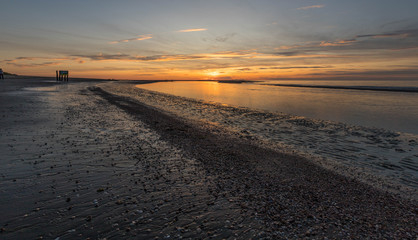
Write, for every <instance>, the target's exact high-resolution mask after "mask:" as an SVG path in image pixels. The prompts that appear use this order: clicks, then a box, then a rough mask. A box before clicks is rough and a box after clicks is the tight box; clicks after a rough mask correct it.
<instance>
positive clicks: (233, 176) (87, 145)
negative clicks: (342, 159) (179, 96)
mask: <svg viewBox="0 0 418 240" xmlns="http://www.w3.org/2000/svg"><path fill="white" fill-rule="evenodd" d="M119 85H120V83H105V84H103V83H100V82H97V81H79V82H70V83H68V84H60V83H59V84H56V83H55V82H53V81H50V80H49V81H48V80H47V79H42V78H30V79H25V78H23V79H13V80H11V79H6V80H4V81H0V127H1V131H0V153H1V161H0V179H1V182H0V212H1V213H2V214H1V215H0V228H1V230H0V231H1V232H0V238H1V239H37V238H43V239H57V238H58V239H74V238H81V239H83V238H84V239H86V238H90V239H103V238H107V239H150V238H166V239H170V238H174V239H178V238H215V239H222V238H232V239H233V238H238V239H249V238H257V239H258V238H266V239H277V238H290V239H300V238H321V239H322V238H325V237H327V238H344V239H350V238H356V239H358V238H367V237H369V238H373V239H381V238H407V239H415V238H416V236H417V229H416V226H417V225H418V224H417V203H416V200H408V199H406V198H403V197H401V196H400V195H396V194H392V193H386V192H384V191H382V190H378V189H377V188H374V187H372V186H371V185H369V184H365V183H363V182H360V181H359V180H357V179H353V178H348V177H345V176H342V175H340V174H337V173H335V172H332V171H330V170H326V169H325V168H322V167H319V166H318V165H317V164H315V163H314V162H313V161H312V160H311V159H307V158H304V157H301V156H299V155H292V154H291V153H289V152H286V151H277V150H275V149H273V148H269V147H265V146H263V145H262V144H259V143H258V142H257V141H254V140H252V139H251V138H247V137H246V134H245V133H242V134H239V133H237V132H232V131H230V130H228V129H227V128H225V127H223V126H221V125H217V124H213V123H210V122H208V121H204V120H198V119H192V118H184V117H179V116H178V115H176V114H173V113H172V112H169V111H166V110H162V109H163V108H164V106H161V107H158V106H150V104H145V103H144V101H142V102H141V101H139V100H138V98H135V97H134V96H131V97H130V94H129V93H128V92H125V93H124V94H116V93H115V92H112V91H111V90H112V89H117V86H119ZM119 90H120V89H119ZM120 91H122V90H120ZM122 95H123V96H122Z"/></svg>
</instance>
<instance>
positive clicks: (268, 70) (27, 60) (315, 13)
mask: <svg viewBox="0 0 418 240" xmlns="http://www.w3.org/2000/svg"><path fill="white" fill-rule="evenodd" d="M405 1H406V2H405V3H404V4H402V5H400V4H396V3H390V2H384V3H382V2H381V1H378V0H370V2H367V3H362V4H361V7H360V5H359V4H360V3H357V2H352V1H351V2H349V1H342V0H336V1H332V2H328V1H324V0H318V1H316V2H315V4H302V3H300V2H296V1H290V0H284V1H277V2H271V1H264V0H260V1H257V7H256V8H255V7H254V6H252V5H250V4H248V3H240V4H238V5H237V4H235V3H232V2H229V1H218V0H214V1H206V2H205V1H196V2H193V3H190V2H186V1H182V0H179V1H175V2H174V1H162V2H151V1H150V2H141V1H139V2H137V3H130V4H116V3H103V2H99V1H96V0H92V2H89V3H88V4H87V3H84V2H83V3H82V2H78V1H74V2H72V1H71V2H65V3H63V2H62V3H61V2H56V1H52V0H46V1H45V2H42V3H35V2H29V1H27V2H25V4H26V5H25V8H22V6H21V5H20V4H19V3H18V2H10V3H8V4H6V6H4V9H3V13H2V14H1V15H0V21H1V22H2V26H4V29H2V34H1V35H0V50H1V55H0V67H1V68H3V69H4V70H5V71H7V72H12V73H17V74H21V75H40V76H53V75H54V74H55V70H56V69H58V68H60V69H64V68H65V69H69V70H70V71H71V76H72V77H92V78H114V79H150V80H154V79H173V80H175V79H187V80H190V79H249V80H263V79H264V80H266V79H392V80H398V79H418V70H417V69H418V58H417V56H418V28H416V27H411V26H416V24H415V23H417V22H418V16H417V15H416V14H415V11H414V10H413V9H416V8H414V6H415V7H417V8H418V2H417V1H415V0H414V1H413V0H405ZM95 3H100V6H101V7H100V8H97V7H96V6H97V5H96V4H95ZM47 5H48V7H49V8H50V9H62V8H66V9H71V11H65V12H62V11H49V12H48V14H46V12H44V11H45V6H47ZM81 6H82V7H81ZM29 7H30V8H32V9H33V10H31V11H29V10H26V9H30V8H29ZM49 8H48V9H49ZM33 12H36V13H37V14H38V15H39V16H40V17H38V18H36V19H33V18H30V17H29V16H30V13H33ZM58 12H59V17H57V16H56V14H58ZM86 12H88V13H89V14H87V15H86ZM370 12H372V14H370ZM77 14H79V15H77ZM75 15H77V16H80V17H77V18H75V17H74V16H75ZM364 16H367V21H366V19H365V18H364ZM3 23H5V24H3ZM359 26H361V27H359ZM179 29H180V30H179Z"/></svg>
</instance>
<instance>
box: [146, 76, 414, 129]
mask: <svg viewBox="0 0 418 240" xmlns="http://www.w3.org/2000/svg"><path fill="white" fill-rule="evenodd" d="M272 84H297V85H306V86H308V85H317V86H368V87H372V88H373V87H389V88H392V87H393V88H399V87H402V88H412V89H418V81H396V82H394V81H264V82H253V83H242V84H231V83H218V82H159V83H152V84H143V85H138V87H140V88H144V89H148V90H153V91H158V92H164V93H168V94H173V95H177V96H183V97H188V98H195V99H200V100H204V101H210V102H218V103H224V104H228V105H235V106H242V107H249V108H252V109H261V110H268V111H273V112H284V113H289V114H294V115H299V116H306V117H310V118H315V119H323V120H332V121H338V122H344V123H348V124H352V125H361V126H369V127H377V128H385V129H389V130H393V131H399V132H406V133H413V134H418V92H386V91H370V90H347V89H330V88H312V87H284V86H274V85H272Z"/></svg>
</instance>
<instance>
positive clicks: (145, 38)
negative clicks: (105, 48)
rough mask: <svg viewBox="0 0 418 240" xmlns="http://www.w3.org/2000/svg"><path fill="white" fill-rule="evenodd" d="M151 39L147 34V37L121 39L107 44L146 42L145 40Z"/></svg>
mask: <svg viewBox="0 0 418 240" xmlns="http://www.w3.org/2000/svg"><path fill="white" fill-rule="evenodd" d="M151 38H152V35H151V34H147V35H141V36H139V37H136V38H129V39H122V40H118V41H112V42H109V43H110V44H116V43H127V42H132V41H143V40H147V39H151Z"/></svg>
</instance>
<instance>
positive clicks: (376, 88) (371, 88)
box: [263, 84, 418, 93]
mask: <svg viewBox="0 0 418 240" xmlns="http://www.w3.org/2000/svg"><path fill="white" fill-rule="evenodd" d="M263 85H270V86H279V87H303V88H329V89H346V90H347V89H348V90H369V91H386V92H415V93H418V87H381V86H330V85H303V84H263Z"/></svg>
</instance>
